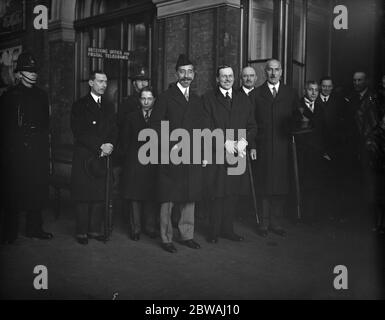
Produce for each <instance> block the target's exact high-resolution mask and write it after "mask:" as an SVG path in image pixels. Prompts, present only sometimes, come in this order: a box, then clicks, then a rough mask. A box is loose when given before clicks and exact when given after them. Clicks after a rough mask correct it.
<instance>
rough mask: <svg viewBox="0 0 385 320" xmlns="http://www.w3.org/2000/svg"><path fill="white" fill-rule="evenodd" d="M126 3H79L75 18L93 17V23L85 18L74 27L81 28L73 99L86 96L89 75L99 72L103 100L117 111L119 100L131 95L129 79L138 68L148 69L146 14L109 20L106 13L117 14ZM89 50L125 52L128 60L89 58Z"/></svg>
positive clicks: (148, 42) (104, 57)
mask: <svg viewBox="0 0 385 320" xmlns="http://www.w3.org/2000/svg"><path fill="white" fill-rule="evenodd" d="M127 3H128V1H105V0H94V1H88V0H86V1H81V2H80V3H79V5H78V9H77V14H78V16H79V17H82V18H85V19H86V18H90V17H92V18H93V19H92V20H93V21H92V22H90V23H88V21H89V19H88V20H87V19H86V20H80V22H79V20H78V21H77V22H75V27H76V23H78V24H79V25H80V27H78V28H77V33H76V47H77V61H78V63H77V79H78V81H77V90H76V96H77V97H80V96H83V95H85V94H87V92H88V91H89V85H88V77H89V73H90V72H91V70H95V69H101V70H103V71H104V72H106V74H107V77H108V88H107V91H106V93H105V97H106V99H108V100H109V101H111V102H113V103H114V105H115V109H116V110H117V106H118V104H119V102H120V101H121V100H122V98H123V97H125V96H127V95H130V94H132V90H133V88H132V85H131V80H130V77H131V76H132V75H133V74H134V73H135V72H137V69H138V68H139V67H142V66H144V67H149V66H150V56H149V48H150V36H151V34H150V24H149V23H148V22H145V21H148V20H149V19H148V16H149V15H147V16H146V15H145V14H144V13H143V14H136V15H135V16H134V17H132V16H123V17H121V18H119V19H116V18H115V17H114V16H113V17H111V18H109V17H110V16H109V12H111V11H112V12H113V11H116V10H118V11H119V10H120V9H121V8H124V7H125V6H126V5H127ZM89 15H90V16H89ZM95 17H96V19H94V18H95ZM146 17H147V18H146ZM83 21H86V23H84V22H83ZM89 48H96V49H105V50H119V51H121V52H122V53H125V52H128V53H129V56H128V57H129V58H128V60H126V59H115V58H114V59H113V58H110V57H106V56H105V55H103V57H92V56H89Z"/></svg>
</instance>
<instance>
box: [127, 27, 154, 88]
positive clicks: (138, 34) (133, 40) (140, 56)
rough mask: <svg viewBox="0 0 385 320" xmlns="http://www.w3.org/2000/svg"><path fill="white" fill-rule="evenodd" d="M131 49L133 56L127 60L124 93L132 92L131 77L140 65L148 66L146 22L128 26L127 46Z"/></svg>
mask: <svg viewBox="0 0 385 320" xmlns="http://www.w3.org/2000/svg"><path fill="white" fill-rule="evenodd" d="M126 50H128V51H131V52H132V54H131V58H130V60H129V62H128V63H127V62H125V63H124V65H125V67H126V76H127V79H128V81H127V83H126V87H125V90H123V91H126V92H123V94H125V93H127V95H130V94H132V84H131V80H130V79H129V78H130V77H131V76H132V75H133V74H134V73H136V72H137V70H138V68H139V67H147V68H148V36H147V25H145V24H144V23H138V24H129V25H128V26H127V48H126Z"/></svg>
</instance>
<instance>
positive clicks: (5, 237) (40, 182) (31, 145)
mask: <svg viewBox="0 0 385 320" xmlns="http://www.w3.org/2000/svg"><path fill="white" fill-rule="evenodd" d="M15 72H18V73H19V75H18V76H19V78H20V82H19V84H18V85H16V86H15V87H13V88H11V89H10V90H9V91H7V92H6V93H4V95H3V96H2V97H1V107H2V109H3V111H2V117H1V119H2V120H1V122H2V124H1V130H2V134H1V137H2V148H3V152H2V178H3V185H4V186H5V188H4V189H3V197H4V198H3V200H2V201H1V203H2V211H3V214H4V220H3V222H4V223H3V224H2V225H3V233H2V239H1V240H2V242H3V243H8V244H11V243H13V242H14V241H15V240H16V239H17V235H18V213H19V212H20V211H25V212H26V213H27V216H26V235H27V237H30V238H38V239H51V238H52V234H51V233H48V232H44V231H43V228H42V223H43V222H42V209H43V208H44V206H45V204H46V202H47V200H48V175H49V159H48V148H49V144H48V134H49V129H48V128H49V102H48V95H47V93H46V92H44V91H43V90H42V89H40V88H38V87H37V86H36V82H37V78H38V75H37V65H36V60H35V58H34V57H33V56H32V55H31V54H30V53H28V52H23V53H22V54H20V56H19V58H18V60H17V66H16V70H15Z"/></svg>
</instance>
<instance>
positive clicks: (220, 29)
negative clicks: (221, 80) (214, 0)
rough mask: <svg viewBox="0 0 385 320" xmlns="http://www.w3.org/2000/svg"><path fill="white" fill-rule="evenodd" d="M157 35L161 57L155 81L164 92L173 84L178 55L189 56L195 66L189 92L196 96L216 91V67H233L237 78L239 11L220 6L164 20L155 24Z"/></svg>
mask: <svg viewBox="0 0 385 320" xmlns="http://www.w3.org/2000/svg"><path fill="white" fill-rule="evenodd" d="M158 32H159V34H158V37H157V38H158V41H159V43H158V46H159V48H158V52H162V53H163V56H162V57H160V60H161V61H159V66H158V72H159V77H158V81H160V82H161V83H162V86H160V88H162V89H163V90H165V89H167V87H168V85H169V84H170V83H171V82H174V81H175V63H176V60H177V58H178V55H179V54H180V53H185V54H188V55H189V57H190V59H191V60H192V61H193V62H194V63H195V65H196V71H197V74H196V78H195V80H194V82H193V84H192V88H193V89H194V90H196V92H197V93H198V94H203V93H204V92H205V91H206V90H208V89H211V88H213V87H215V71H216V67H217V66H218V65H219V64H224V63H226V64H229V65H231V66H233V68H234V73H235V78H236V79H237V78H238V74H239V65H238V64H239V52H240V51H239V50H240V10H239V9H237V8H234V7H230V6H220V7H217V8H211V9H207V10H200V11H197V12H192V13H187V14H182V15H178V16H175V17H170V18H165V19H162V20H160V21H158ZM236 85H238V83H236ZM158 88H159V86H158Z"/></svg>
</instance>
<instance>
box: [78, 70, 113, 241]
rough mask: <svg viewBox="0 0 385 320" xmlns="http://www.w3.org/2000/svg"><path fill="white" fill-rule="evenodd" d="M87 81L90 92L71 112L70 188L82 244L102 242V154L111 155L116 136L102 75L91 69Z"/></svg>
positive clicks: (103, 170) (79, 239)
mask: <svg viewBox="0 0 385 320" xmlns="http://www.w3.org/2000/svg"><path fill="white" fill-rule="evenodd" d="M88 83H89V86H90V89H91V90H90V92H89V93H88V94H87V95H86V96H84V97H82V98H80V99H79V100H78V101H76V102H75V103H74V104H73V106H72V111H71V128H72V133H73V136H74V147H75V148H74V155H73V162H72V174H71V189H72V190H71V191H72V198H73V200H74V201H75V203H76V214H77V230H76V239H77V241H78V242H79V243H80V244H83V245H86V244H88V239H96V240H98V241H105V239H104V236H103V235H102V234H101V227H102V218H103V212H104V201H105V188H106V162H107V161H106V157H108V156H110V155H111V154H112V152H113V150H114V145H115V141H116V139H117V127H116V117H115V112H114V106H113V105H112V104H110V103H108V102H107V101H105V99H103V94H104V92H105V91H106V88H107V76H106V74H105V73H104V72H103V71H100V70H99V71H93V72H92V73H91V74H90V77H89V81H88ZM111 180H112V179H111Z"/></svg>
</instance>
